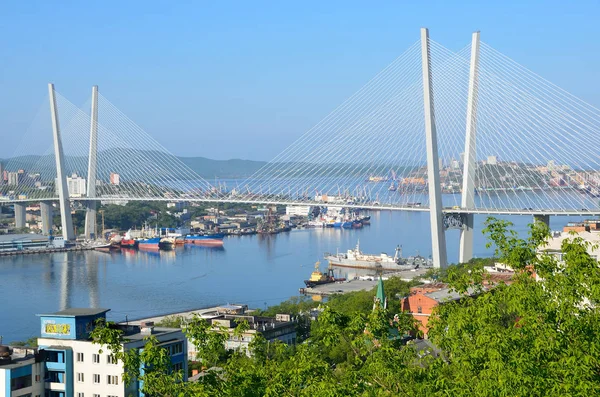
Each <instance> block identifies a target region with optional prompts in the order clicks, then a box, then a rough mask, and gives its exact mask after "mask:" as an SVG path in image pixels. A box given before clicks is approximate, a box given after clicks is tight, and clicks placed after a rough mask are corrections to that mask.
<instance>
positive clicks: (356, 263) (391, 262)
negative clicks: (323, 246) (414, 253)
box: [325, 242, 430, 270]
mask: <svg viewBox="0 0 600 397" xmlns="http://www.w3.org/2000/svg"><path fill="white" fill-rule="evenodd" d="M325 259H327V260H328V261H329V263H330V264H331V265H332V266H339V267H350V268H355V269H379V270H412V269H416V268H417V267H419V266H428V265H429V262H430V261H428V260H424V261H416V260H414V259H415V257H412V258H411V259H413V260H406V259H404V258H402V248H400V246H398V247H396V252H395V254H394V256H389V255H388V254H386V253H381V254H380V255H370V254H364V253H362V252H361V250H360V242H357V243H356V248H354V249H350V250H348V251H347V252H346V253H345V254H341V253H337V254H329V253H326V254H325ZM423 259H424V258H423Z"/></svg>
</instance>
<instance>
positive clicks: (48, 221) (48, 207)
mask: <svg viewBox="0 0 600 397" xmlns="http://www.w3.org/2000/svg"><path fill="white" fill-rule="evenodd" d="M40 210H41V213H42V234H43V235H45V236H48V235H49V234H50V231H51V230H52V219H53V217H54V207H52V202H50V201H42V202H40Z"/></svg>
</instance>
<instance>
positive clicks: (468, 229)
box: [458, 214, 475, 263]
mask: <svg viewBox="0 0 600 397" xmlns="http://www.w3.org/2000/svg"><path fill="white" fill-rule="evenodd" d="M474 223H475V215H474V214H464V215H463V228H462V229H461V231H460V246H459V250H458V262H459V263H466V262H468V261H470V260H471V259H472V258H473V227H474Z"/></svg>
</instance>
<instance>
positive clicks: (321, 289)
mask: <svg viewBox="0 0 600 397" xmlns="http://www.w3.org/2000/svg"><path fill="white" fill-rule="evenodd" d="M428 270H429V269H415V270H405V271H399V272H390V273H384V274H383V275H382V278H383V279H384V280H387V279H388V278H391V277H399V278H400V279H402V280H404V281H412V280H414V279H415V278H420V277H422V276H423V275H424V274H425V273H426V272H427V271H428ZM367 277H369V278H370V279H365V278H366V277H364V276H363V277H362V278H361V279H353V280H348V281H337V282H335V283H330V284H321V285H317V286H315V287H312V288H300V293H302V294H306V295H320V296H330V295H337V294H346V293H348V292H357V291H369V290H371V289H373V288H375V286H376V285H377V280H379V278H378V276H376V275H373V276H367Z"/></svg>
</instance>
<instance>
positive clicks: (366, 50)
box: [0, 0, 600, 160]
mask: <svg viewBox="0 0 600 397" xmlns="http://www.w3.org/2000/svg"><path fill="white" fill-rule="evenodd" d="M598 15H600V2H598V1H571V2H566V1H511V0H508V1H497V2H486V1H478V2H476V1H473V2H470V1H464V2H452V1H413V2H405V1H390V2H383V1H381V2H377V1H371V2H366V1H363V2H353V1H302V2H288V1H272V2H262V1H237V2H234V1H210V2H209V1H170V2H167V1H165V2H157V1H149V0H146V1H102V2H80V1H58V2H56V1H16V0H15V1H5V2H3V4H2V5H0V16H1V18H0V54H1V55H0V60H1V61H0V157H8V156H10V155H11V154H12V153H14V148H15V146H16V145H17V144H18V143H19V142H20V141H21V137H22V134H23V133H24V132H25V131H26V130H27V128H28V127H29V126H30V125H31V123H32V120H33V119H34V117H35V115H36V113H37V112H38V110H39V107H40V105H41V104H42V103H43V100H44V98H45V96H46V95H47V91H46V90H47V88H46V84H47V83H48V82H54V83H55V84H56V89H57V90H58V91H59V92H60V93H62V94H63V95H64V96H66V97H67V98H69V99H70V100H71V101H73V103H76V104H82V103H84V102H85V100H86V99H87V98H88V97H89V95H90V91H91V86H92V85H93V84H98V85H99V87H100V91H101V92H102V94H103V95H104V96H106V97H107V98H108V99H109V100H110V101H111V102H112V103H113V104H115V105H116V106H117V107H119V108H120V109H121V111H123V112H124V113H125V114H127V115H128V116H129V117H130V118H131V119H133V120H134V121H135V122H137V123H138V124H139V125H140V126H142V128H144V129H145V130H146V131H147V132H148V133H150V134H151V135H152V136H154V137H155V138H156V139H157V140H158V141H159V142H160V143H162V144H163V145H164V146H166V147H167V148H168V149H169V150H171V151H172V152H173V153H175V154H178V155H184V156H205V157H209V158H216V159H228V158H247V159H259V160H269V159H271V158H272V157H274V156H275V155H276V154H277V153H279V152H280V151H281V150H283V149H284V148H285V147H286V146H287V145H289V144H290V143H292V142H293V141H294V140H295V139H296V138H297V137H299V136H300V135H301V134H302V133H303V132H305V131H306V130H308V129H309V128H310V127H312V126H313V125H314V124H316V123H317V122H318V121H319V120H320V119H321V118H323V117H324V116H326V115H327V114H328V113H329V112H330V111H331V110H332V109H333V108H335V107H336V106H337V105H339V104H340V103H341V102H342V101H343V100H344V99H346V98H347V97H348V96H350V95H351V94H352V93H353V92H355V91H356V90H357V89H359V88H360V87H361V86H362V85H363V84H364V83H365V82H366V81H368V80H369V79H370V78H371V77H372V76H373V75H375V74H376V73H377V72H378V71H379V70H381V69H382V68H383V67H385V66H386V65H387V64H388V63H389V62H391V61H392V60H393V59H394V58H396V57H397V56H398V55H400V54H401V53H402V52H403V51H404V50H405V49H406V48H407V47H408V46H409V45H411V44H412V43H414V42H415V41H416V40H417V39H418V38H419V28H420V27H422V26H426V27H429V29H430V35H431V37H432V38H433V39H434V40H436V41H437V42H440V43H442V44H443V45H445V46H446V47H448V48H450V49H454V50H458V49H460V48H462V47H463V46H464V45H466V44H467V43H468V42H469V40H470V34H471V32H472V31H474V30H481V32H482V33H481V35H482V36H481V37H482V40H483V41H485V42H487V43H488V44H490V45H492V46H493V47H495V48H496V49H497V50H499V51H501V52H503V53H505V54H506V55H508V56H510V57H511V58H513V59H514V60H516V61H518V62H519V63H521V64H523V65H525V66H527V67H528V68H530V69H532V70H533V71H535V72H537V73H538V74H540V75H542V76H544V77H545V78H547V79H548V80H550V81H552V82H554V83H556V84H558V85H559V86H561V87H562V88H564V89H566V90H567V91H570V92H571V93H573V94H575V95H577V96H579V97H580V98H582V99H584V100H586V101H588V102H590V103H591V104H593V105H595V106H596V107H600V82H599V81H598V70H600V51H599V50H600V44H599V43H600V41H599V38H600V23H598Z"/></svg>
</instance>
